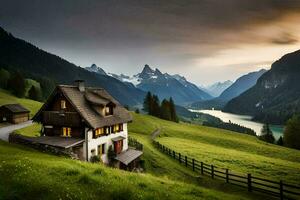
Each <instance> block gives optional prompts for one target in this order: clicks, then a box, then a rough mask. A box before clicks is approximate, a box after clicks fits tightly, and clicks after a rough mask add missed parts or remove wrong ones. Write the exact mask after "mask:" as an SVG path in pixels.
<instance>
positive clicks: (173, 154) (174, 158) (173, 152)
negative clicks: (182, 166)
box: [173, 151, 176, 159]
mask: <svg viewBox="0 0 300 200" xmlns="http://www.w3.org/2000/svg"><path fill="white" fill-rule="evenodd" d="M173 158H174V159H175V158H176V156H175V151H173Z"/></svg>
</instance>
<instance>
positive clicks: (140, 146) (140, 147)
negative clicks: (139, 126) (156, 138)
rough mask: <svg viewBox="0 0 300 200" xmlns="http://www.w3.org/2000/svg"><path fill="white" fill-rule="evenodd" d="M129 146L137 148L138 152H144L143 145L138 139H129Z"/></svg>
mask: <svg viewBox="0 0 300 200" xmlns="http://www.w3.org/2000/svg"><path fill="white" fill-rule="evenodd" d="M128 145H129V146H131V147H134V148H136V149H137V150H140V151H143V144H141V143H139V142H138V141H137V140H136V139H134V138H132V137H128Z"/></svg>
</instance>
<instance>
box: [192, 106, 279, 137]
mask: <svg viewBox="0 0 300 200" xmlns="http://www.w3.org/2000/svg"><path fill="white" fill-rule="evenodd" d="M191 111H193V112H196V113H205V114H209V115H212V116H214V117H217V118H220V119H221V120H222V121H224V122H229V121H230V122H231V123H235V124H239V125H241V126H245V127H247V128H251V129H253V130H254V131H255V132H256V135H260V134H261V129H262V127H263V125H264V124H263V123H259V122H255V121H252V118H253V117H252V116H248V115H238V114H231V113H226V112H222V111H221V110H191ZM270 128H271V130H272V132H273V135H274V137H275V138H276V139H278V138H279V137H280V136H283V129H284V127H283V126H280V125H270Z"/></svg>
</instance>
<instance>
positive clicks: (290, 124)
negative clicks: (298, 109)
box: [258, 114, 300, 150]
mask: <svg viewBox="0 0 300 200" xmlns="http://www.w3.org/2000/svg"><path fill="white" fill-rule="evenodd" d="M258 137H259V139H261V140H263V141H265V142H268V143H276V144H278V145H282V146H286V147H290V148H294V149H299V150H300V115H299V114H296V115H294V116H293V117H292V118H290V119H289V120H288V121H287V123H286V126H285V129H284V132H283V136H280V137H279V138H278V140H277V141H276V139H275V137H274V135H273V132H272V130H271V128H270V126H269V124H265V125H264V126H263V128H262V130H261V135H260V136H258Z"/></svg>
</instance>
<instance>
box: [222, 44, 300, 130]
mask: <svg viewBox="0 0 300 200" xmlns="http://www.w3.org/2000/svg"><path fill="white" fill-rule="evenodd" d="M224 111H226V112H232V113H238V114H248V115H252V116H254V120H258V121H263V122H268V123H274V124H284V123H285V122H286V120H287V119H289V118H290V117H291V116H292V115H293V114H295V113H298V114H299V113H300V50H298V51H295V52H293V53H290V54H286V55H284V56H283V57H282V58H280V59H279V60H277V61H276V62H274V63H273V64H272V67H271V69H270V70H269V71H268V72H266V73H265V74H263V75H262V76H261V77H260V78H259V79H258V81H257V83H256V84H255V86H254V87H252V88H251V89H249V90H247V91H246V92H244V93H242V94H241V95H240V96H238V97H236V98H234V99H232V100H231V101H229V102H228V103H227V105H226V106H225V108H224Z"/></svg>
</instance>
